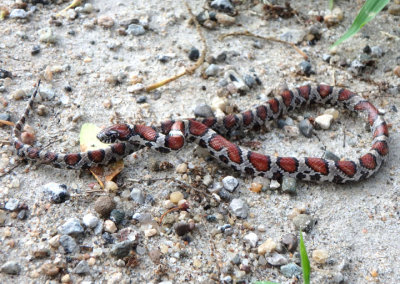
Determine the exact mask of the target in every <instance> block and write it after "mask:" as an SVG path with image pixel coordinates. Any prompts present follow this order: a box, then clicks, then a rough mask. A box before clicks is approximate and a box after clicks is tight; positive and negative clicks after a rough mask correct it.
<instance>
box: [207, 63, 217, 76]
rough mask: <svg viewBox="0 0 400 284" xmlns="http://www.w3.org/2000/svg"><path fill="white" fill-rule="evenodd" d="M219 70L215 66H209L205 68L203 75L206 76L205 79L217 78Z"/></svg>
mask: <svg viewBox="0 0 400 284" xmlns="http://www.w3.org/2000/svg"><path fill="white" fill-rule="evenodd" d="M219 70H220V68H219V66H218V65H216V64H210V66H208V67H207V69H206V71H204V73H205V74H206V75H207V77H211V76H217V75H218V72H219Z"/></svg>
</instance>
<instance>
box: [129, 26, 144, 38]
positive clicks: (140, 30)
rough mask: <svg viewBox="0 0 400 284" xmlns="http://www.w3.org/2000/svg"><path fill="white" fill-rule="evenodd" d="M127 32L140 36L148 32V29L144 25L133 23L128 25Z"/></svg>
mask: <svg viewBox="0 0 400 284" xmlns="http://www.w3.org/2000/svg"><path fill="white" fill-rule="evenodd" d="M126 33H127V34H128V35H133V36H140V35H143V34H145V33H146V30H145V29H144V27H143V26H141V25H137V24H131V25H129V26H128V28H127V29H126Z"/></svg>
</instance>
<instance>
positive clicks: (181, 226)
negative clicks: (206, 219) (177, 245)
mask: <svg viewBox="0 0 400 284" xmlns="http://www.w3.org/2000/svg"><path fill="white" fill-rule="evenodd" d="M194 227H195V226H194V223H186V222H179V223H176V224H174V230H175V233H176V234H177V235H178V236H183V235H186V234H187V233H189V232H191V231H192V230H193V229H194Z"/></svg>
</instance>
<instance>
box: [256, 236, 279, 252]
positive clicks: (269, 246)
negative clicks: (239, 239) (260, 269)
mask: <svg viewBox="0 0 400 284" xmlns="http://www.w3.org/2000/svg"><path fill="white" fill-rule="evenodd" d="M276 246H277V244H276V243H275V241H274V240H273V239H271V238H269V239H268V240H266V241H265V242H263V243H262V244H261V245H260V246H259V247H258V248H257V252H258V254H260V255H264V254H268V253H271V252H272V251H274V250H275V249H276Z"/></svg>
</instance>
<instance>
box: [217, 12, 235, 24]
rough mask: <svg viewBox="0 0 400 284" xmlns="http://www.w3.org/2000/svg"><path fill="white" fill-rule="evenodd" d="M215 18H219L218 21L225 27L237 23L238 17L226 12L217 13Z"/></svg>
mask: <svg viewBox="0 0 400 284" xmlns="http://www.w3.org/2000/svg"><path fill="white" fill-rule="evenodd" d="M215 18H216V19H217V22H218V23H220V24H221V25H223V26H225V27H229V26H232V25H233V24H235V21H236V18H234V17H231V16H229V15H227V14H224V13H217V14H216V15H215Z"/></svg>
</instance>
